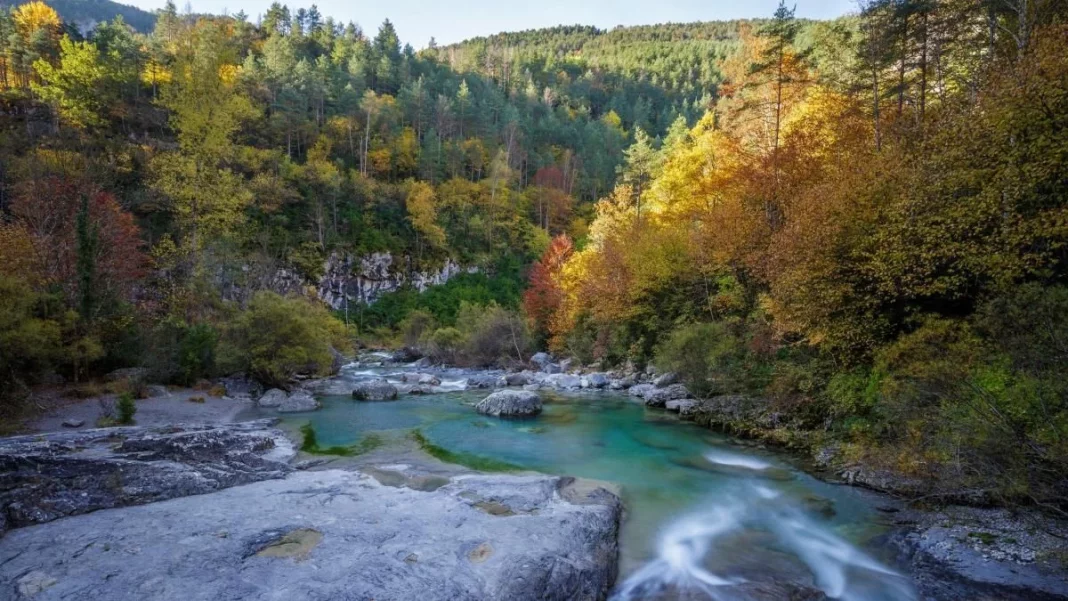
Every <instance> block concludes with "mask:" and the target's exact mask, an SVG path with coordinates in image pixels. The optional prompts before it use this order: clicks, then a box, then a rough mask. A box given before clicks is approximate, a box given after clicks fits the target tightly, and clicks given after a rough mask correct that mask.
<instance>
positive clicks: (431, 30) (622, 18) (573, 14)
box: [118, 0, 856, 49]
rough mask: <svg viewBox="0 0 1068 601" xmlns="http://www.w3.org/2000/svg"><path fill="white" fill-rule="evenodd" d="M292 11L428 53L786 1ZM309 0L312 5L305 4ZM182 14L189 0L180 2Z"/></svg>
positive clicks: (367, 5)
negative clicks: (511, 34) (385, 29)
mask: <svg viewBox="0 0 1068 601" xmlns="http://www.w3.org/2000/svg"><path fill="white" fill-rule="evenodd" d="M118 1H119V2H122V3H124V4H133V5H135V6H138V7H140V8H143V9H145V10H155V9H157V8H162V7H163V5H164V3H165V1H166V0H118ZM279 1H280V2H281V3H282V4H288V5H289V8H290V9H291V10H296V9H297V8H300V7H301V6H311V4H313V3H314V4H316V5H317V6H318V7H319V12H321V13H322V14H323V16H324V17H334V19H335V20H337V21H341V22H344V23H347V22H348V21H353V22H354V23H357V24H359V25H360V26H361V27H363V30H364V32H366V33H367V34H368V35H371V36H373V35H374V33H375V32H376V31H378V26H379V25H380V24H381V23H382V21H383V20H385V19H387V18H388V19H389V20H390V21H392V22H393V24H394V26H395V27H396V28H397V33H398V34H399V35H400V38H401V41H402V42H404V43H410V44H411V45H412V46H414V47H415V48H417V49H418V48H423V47H425V46H426V45H427V42H429V40H430V38H431V37H434V38H435V39H436V41H437V42H438V44H450V43H453V42H459V41H462V40H465V39H467V38H471V37H475V36H481V35H491V34H494V33H499V32H502V31H519V30H523V29H536V28H541V27H551V26H553V25H561V24H568V25H570V24H576V23H578V24H582V25H596V26H597V27H600V28H602V29H609V28H612V27H615V26H616V25H650V24H654V23H668V22H676V23H679V22H691V21H716V20H725V19H738V18H751V17H767V16H770V15H771V14H772V13H773V12H775V8H776V7H777V6H778V0H614V1H609V0H535V1H531V0H526V1H520V2H516V1H514V0H512V1H509V0H450V1H447V2H442V1H435V0H391V1H388V2H387V1H383V0H318V1H314V0H303V1H301V0H288V1H286V0H279ZM304 2H306V4H305V3H304ZM175 4H176V5H177V6H178V9H179V10H182V9H183V8H184V7H185V4H186V3H185V1H184V0H175ZM190 4H191V5H192V8H193V11H194V12H200V13H216V14H218V13H222V12H224V11H226V12H230V13H236V12H238V11H241V10H243V11H245V13H247V14H248V15H249V17H250V20H251V21H253V22H255V21H256V17H257V15H262V14H263V13H264V12H266V10H267V7H268V6H270V4H271V0H190ZM855 8H856V1H855V0H807V1H799V2H797V16H798V17H807V18H813V19H829V18H833V17H837V16H840V15H843V14H845V13H847V12H850V11H853V10H854V9H855Z"/></svg>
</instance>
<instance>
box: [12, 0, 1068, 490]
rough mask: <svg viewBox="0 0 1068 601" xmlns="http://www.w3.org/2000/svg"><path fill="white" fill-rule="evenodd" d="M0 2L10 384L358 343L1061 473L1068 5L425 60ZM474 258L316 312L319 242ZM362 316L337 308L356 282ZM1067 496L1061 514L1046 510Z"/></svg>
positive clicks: (295, 36)
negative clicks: (80, 18) (632, 378)
mask: <svg viewBox="0 0 1068 601" xmlns="http://www.w3.org/2000/svg"><path fill="white" fill-rule="evenodd" d="M156 17H157V18H156V23H155V28H154V29H153V30H152V31H151V33H146V34H142V33H137V32H136V31H135V30H134V29H132V28H131V27H130V26H129V25H128V24H127V23H125V22H124V21H123V20H122V19H121V18H116V19H114V20H112V21H110V22H107V23H102V24H100V25H99V26H97V27H96V28H95V29H93V30H92V32H91V33H90V34H89V35H88V37H85V38H83V37H82V36H81V35H80V34H79V33H78V30H77V28H75V27H72V26H70V25H68V24H64V23H63V21H62V20H61V18H60V17H59V15H58V14H57V13H56V11H55V10H53V9H52V8H51V7H49V6H48V5H46V4H44V3H42V2H38V1H33V2H29V3H25V4H22V5H19V6H17V7H13V8H11V9H6V10H3V11H2V12H0V158H2V161H0V218H2V221H0V349H2V352H0V394H2V395H3V407H4V413H5V415H9V416H14V415H16V414H17V413H18V412H19V411H21V410H23V409H24V408H25V407H26V406H27V403H26V399H28V398H30V396H31V395H30V393H31V391H32V390H33V387H34V386H37V385H40V384H43V383H48V382H54V381H59V380H61V379H65V380H67V381H69V382H74V383H78V382H81V381H84V380H85V379H91V378H92V377H94V376H95V375H98V374H102V373H105V372H107V371H109V370H112V369H115V368H117V367H124V366H130V365H140V366H144V367H147V368H149V369H150V370H152V372H153V373H154V374H155V377H157V378H159V379H160V380H161V381H169V382H176V383H184V384H189V383H193V382H195V381H197V380H200V379H203V378H206V377H212V376H215V375H221V374H225V373H231V372H234V371H248V372H251V373H253V374H255V375H256V376H257V377H259V378H260V379H262V380H264V381H265V382H268V383H274V384H280V385H284V384H285V382H286V381H287V380H288V379H289V378H290V377H292V376H293V374H295V373H298V372H300V371H302V370H303V371H307V370H308V369H311V370H312V371H315V370H323V369H326V368H327V367H328V366H329V364H330V363H331V361H332V360H333V355H332V350H333V349H339V350H342V351H345V350H346V349H351V347H352V341H353V340H357V339H358V340H360V341H361V342H363V343H373V344H383V343H385V344H404V345H407V346H412V347H420V348H422V350H423V351H424V352H428V353H431V354H432V355H434V356H436V357H437V358H439V359H442V360H447V361H458V362H468V363H479V364H488V363H494V362H498V363H502V362H503V363H508V362H521V361H523V359H524V355H525V354H526V353H528V352H530V351H532V350H535V349H537V348H549V349H551V350H552V351H553V352H555V353H558V354H563V355H568V356H571V357H574V358H575V359H576V360H578V361H579V362H580V363H582V364H594V363H597V364H600V365H601V366H602V367H604V368H609V367H611V368H617V369H625V368H630V367H635V368H641V367H644V366H645V365H646V364H648V363H653V364H655V365H656V366H657V367H658V368H659V369H661V370H672V371H675V372H678V373H679V374H680V375H681V376H682V377H683V378H684V380H685V382H686V384H687V385H688V387H689V388H690V389H691V390H692V391H694V392H696V393H698V394H700V395H703V396H722V395H745V396H746V397H747V398H754V399H760V401H759V402H760V403H762V404H763V408H764V413H765V414H766V415H767V414H770V415H773V416H774V419H772V420H770V422H769V421H768V420H762V421H761V422H760V423H753V422H750V421H747V420H745V419H742V418H739V419H734V420H727V423H725V424H724V425H725V426H726V427H728V428H730V429H732V430H733V431H735V432H737V433H741V434H745V435H751V436H758V437H763V438H765V439H767V440H771V441H774V442H777V443H782V444H787V445H792V446H795V447H798V448H800V449H803V450H809V451H812V452H816V451H818V450H821V449H828V448H832V449H835V450H836V451H835V452H836V453H837V454H838V456H839V457H840V458H842V460H845V461H857V462H864V463H866V464H868V465H874V466H877V467H878V468H880V469H886V470H888V471H890V472H894V473H899V474H905V475H907V476H909V477H915V478H924V479H929V480H930V481H931V482H934V483H937V486H935V487H934V488H933V489H932V494H933V495H935V496H946V497H953V498H958V499H968V500H972V501H976V500H978V501H981V502H997V503H1001V502H1025V503H1035V504H1040V505H1043V506H1046V507H1049V508H1051V509H1053V510H1058V511H1059V510H1064V509H1066V508H1065V507H1064V499H1065V498H1068V463H1066V461H1068V459H1066V458H1068V400H1066V399H1068V385H1066V382H1068V377H1066V372H1068V369H1066V366H1068V350H1066V348H1068V287H1066V285H1068V282H1066V279H1068V270H1066V267H1065V262H1064V261H1065V259H1066V258H1068V257H1066V256H1065V253H1066V246H1065V243H1066V242H1068V212H1066V211H1068V204H1066V200H1068V198H1066V194H1068V43H1066V40H1068V23H1066V22H1065V19H1066V18H1068V9H1066V7H1065V5H1064V3H1062V2H1058V1H1056V0H999V1H997V2H994V1H992V0H871V1H870V2H866V3H865V4H864V6H863V7H862V10H861V11H860V12H859V14H856V15H852V16H848V17H844V18H842V19H839V20H836V21H833V22H810V21H803V20H799V19H795V18H794V16H793V11H792V10H789V9H788V8H787V7H786V6H785V5H783V6H780V8H779V10H778V11H777V12H776V13H775V15H771V16H769V17H770V18H767V19H763V20H756V21H738V22H722V23H702V24H668V25H658V26H647V27H635V28H618V29H614V30H611V31H602V30H598V29H596V28H590V27H578V26H576V27H559V28H553V29H546V30H536V31H527V32H521V33H510V34H501V35H497V36H492V37H487V38H479V39H475V40H470V41H467V42H464V43H461V44H457V45H453V46H447V47H438V46H437V45H436V44H434V43H433V42H431V43H430V45H429V46H428V47H427V48H426V49H425V50H422V51H419V52H416V51H415V50H414V49H413V48H412V47H411V46H410V45H403V44H402V43H401V41H400V40H399V39H398V37H397V34H396V32H395V30H394V28H393V26H392V25H391V24H390V23H389V22H388V21H386V22H385V23H383V24H382V25H381V27H379V29H378V30H377V32H375V33H374V34H373V35H371V34H368V33H365V32H364V31H362V30H361V29H360V28H359V27H358V26H356V25H354V24H351V23H350V24H342V23H338V22H336V21H334V20H333V19H331V18H329V17H324V16H323V15H322V14H321V13H320V12H319V10H318V9H317V8H316V7H315V6H314V5H313V6H311V7H310V8H307V9H304V8H300V9H297V10H291V9H290V8H289V7H287V6H282V5H280V4H277V3H276V4H274V5H272V6H271V7H270V9H269V10H268V11H267V12H266V13H265V14H264V15H262V17H261V18H259V19H258V22H257V23H256V24H253V23H252V22H250V20H249V19H248V18H247V16H246V15H244V14H238V15H235V16H204V15H199V16H194V15H183V14H179V13H178V12H177V10H176V9H175V7H174V5H173V4H169V5H168V6H167V8H166V9H164V10H162V11H160V12H159V13H158V15H157V16H156ZM372 252H389V253H391V254H392V255H394V256H397V257H404V258H405V260H404V261H403V262H402V264H403V265H402V267H401V268H402V269H407V270H411V271H418V270H425V269H432V268H435V267H436V266H440V265H442V264H443V263H444V262H446V261H455V262H456V263H458V264H461V265H464V266H470V267H472V268H473V269H472V272H471V273H466V274H465V275H462V276H459V277H457V278H455V279H454V280H451V281H449V282H448V283H447V284H445V285H444V286H440V287H437V288H432V289H430V290H428V291H427V292H425V293H422V294H418V293H416V292H415V291H414V290H402V291H400V292H396V293H393V294H390V295H387V296H386V297H384V298H383V299H382V300H380V301H379V302H378V303H376V304H375V305H373V306H370V307H364V308H361V309H360V315H361V318H360V319H359V320H350V319H348V318H347V317H348V316H347V315H334V314H332V312H331V311H329V310H328V309H327V308H325V307H324V306H323V305H322V304H321V303H319V302H317V300H316V299H315V298H314V294H310V293H309V294H308V295H305V296H301V295H288V296H285V295H280V294H277V293H276V292H277V290H275V291H272V278H274V276H275V274H277V273H278V272H279V270H283V271H287V272H292V273H296V274H298V275H299V277H300V278H301V279H302V280H303V281H304V282H305V283H306V284H308V285H309V286H313V285H314V284H315V283H316V282H317V281H318V279H319V278H320V277H321V276H322V275H323V269H324V267H323V265H324V262H325V261H326V260H327V258H328V257H330V256H331V255H333V254H336V253H342V254H347V255H352V256H361V255H366V254H368V253H372ZM346 308H347V306H346ZM1058 508H1059V509H1058Z"/></svg>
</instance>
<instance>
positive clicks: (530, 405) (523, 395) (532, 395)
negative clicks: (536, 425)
mask: <svg viewBox="0 0 1068 601" xmlns="http://www.w3.org/2000/svg"><path fill="white" fill-rule="evenodd" d="M475 410H476V411H478V412H479V413H482V414H485V415H492V416H495V417H530V416H534V415H537V414H539V413H541V397H540V396H538V394H537V393H536V392H530V391H529V390H501V391H498V392H495V393H493V394H491V395H489V396H488V397H486V398H484V399H482V401H481V402H480V403H479V404H478V405H475Z"/></svg>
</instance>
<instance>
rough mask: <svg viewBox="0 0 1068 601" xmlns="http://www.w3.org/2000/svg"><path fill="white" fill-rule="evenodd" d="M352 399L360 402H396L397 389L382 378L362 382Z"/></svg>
mask: <svg viewBox="0 0 1068 601" xmlns="http://www.w3.org/2000/svg"><path fill="white" fill-rule="evenodd" d="M352 398H354V399H356V400H358V401H395V400H397V387H396V386H394V385H392V384H390V383H389V382H387V381H385V380H384V379H382V378H376V379H374V380H368V381H366V382H360V383H359V384H357V385H356V389H355V390H353V391H352Z"/></svg>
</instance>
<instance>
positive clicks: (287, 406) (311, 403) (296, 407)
mask: <svg viewBox="0 0 1068 601" xmlns="http://www.w3.org/2000/svg"><path fill="white" fill-rule="evenodd" d="M322 406H323V404H322V403H320V402H319V401H318V399H316V398H315V397H313V396H312V395H311V394H310V393H309V392H308V391H306V390H295V391H293V392H292V393H290V395H289V396H288V397H286V400H285V401H284V402H283V403H282V404H281V405H279V406H278V412H279V413H299V412H302V411H315V410H316V409H319V408H321V407H322Z"/></svg>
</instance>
